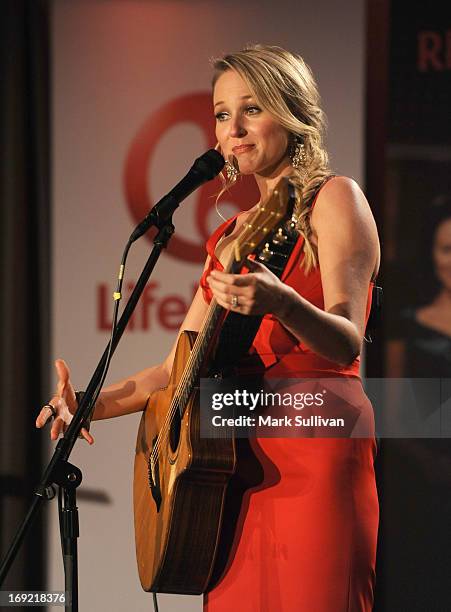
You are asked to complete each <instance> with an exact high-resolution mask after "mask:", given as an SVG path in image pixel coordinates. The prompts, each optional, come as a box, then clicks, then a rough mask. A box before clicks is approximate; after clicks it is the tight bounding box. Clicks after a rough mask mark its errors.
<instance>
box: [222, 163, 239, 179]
mask: <svg viewBox="0 0 451 612" xmlns="http://www.w3.org/2000/svg"><path fill="white" fill-rule="evenodd" d="M225 171H226V174H227V178H228V179H229V181H234V180H235V179H236V178H237V176H238V175H239V173H240V172H239V170H237V169H236V168H235V166H234V165H233V164H231V163H230V162H229V161H228V160H227V161H226V163H225Z"/></svg>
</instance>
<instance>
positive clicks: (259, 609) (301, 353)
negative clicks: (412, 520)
mask: <svg viewBox="0 0 451 612" xmlns="http://www.w3.org/2000/svg"><path fill="white" fill-rule="evenodd" d="M315 201H316V198H315ZM315 201H314V202H313V203H312V207H313V205H314V203H315ZM235 219H236V216H235V217H233V218H232V219H230V220H229V221H227V222H226V223H224V224H222V225H221V226H220V227H219V228H218V229H217V230H216V232H214V234H213V235H212V236H211V237H210V239H209V241H208V243H207V251H208V253H209V255H210V256H211V262H210V269H208V270H206V271H205V273H204V274H203V276H202V279H201V286H202V289H203V292H204V298H205V299H206V301H207V302H209V301H210V300H211V292H210V289H209V287H208V284H207V282H206V277H207V276H208V274H209V272H210V270H211V269H213V267H214V268H217V269H219V270H222V265H221V263H220V262H219V260H218V259H217V258H216V256H215V253H214V251H215V247H216V243H217V242H218V240H219V238H220V237H221V236H222V235H223V234H224V233H226V232H227V230H228V229H229V228H230V227H231V225H232V223H233V222H234V221H235ZM302 246H303V238H302V237H300V238H299V240H298V242H297V244H296V246H295V248H294V251H293V253H292V255H291V257H290V259H289V261H288V263H287V266H286V269H285V271H284V274H283V276H282V280H283V281H284V282H285V283H286V284H288V285H291V286H292V287H294V288H295V289H296V290H297V291H298V293H299V294H300V295H302V296H303V297H304V298H305V299H307V300H308V301H310V302H311V303H312V304H314V305H315V306H317V307H318V308H321V309H323V310H324V299H323V292H322V284H321V273H320V269H319V267H317V268H315V269H313V270H312V271H311V272H310V273H309V274H308V275H305V274H304V269H303V268H300V266H299V264H300V262H301V260H302V257H303V256H304V254H303V251H302ZM372 285H373V283H371V284H370V286H369V289H368V301H367V310H366V321H367V320H368V316H369V312H370V308H371V296H372ZM250 353H251V357H250V358H249V367H248V368H247V369H246V364H245V365H244V367H243V372H245V373H249V372H250V371H252V367H253V366H252V364H253V363H254V362H255V359H253V358H255V357H258V361H259V363H260V367H262V363H263V368H264V376H265V377H267V378H269V377H275V378H279V379H280V378H286V379H290V378H334V379H335V380H334V384H335V382H336V380H337V379H339V380H341V381H342V382H343V384H344V385H351V387H350V391H349V390H348V391H346V390H345V391H344V394H346V393H351V395H352V396H353V399H352V404H353V407H354V409H356V410H357V411H358V412H359V416H360V418H361V419H363V420H364V422H365V423H366V431H368V428H369V429H370V430H371V431H372V432H373V433H372V434H371V433H370V435H368V434H365V435H366V437H351V438H348V437H346V438H327V437H326V438H315V437H310V438H290V437H288V438H256V439H253V440H251V444H252V445H254V447H255V450H256V451H258V452H259V453H260V454H261V453H263V454H264V456H265V457H267V458H268V459H269V462H270V464H271V465H273V466H275V470H276V476H274V469H273V470H268V474H266V473H265V480H266V484H264V485H263V486H262V485H259V486H256V487H254V488H251V489H249V490H248V491H247V492H246V494H245V498H244V499H243V503H242V506H241V511H240V520H239V524H240V529H237V531H236V535H235V541H234V545H233V548H232V551H233V552H232V553H231V555H230V559H229V561H228V563H227V566H226V569H225V571H224V572H223V573H222V576H221V579H220V580H219V582H217V584H216V586H215V587H214V588H213V590H212V591H210V592H209V593H208V594H206V595H205V597H204V612H230V611H233V612H363V611H365V612H368V611H370V610H371V609H372V606H373V589H374V583H375V565H376V541H377V529H378V521H379V505H378V499H377V491H376V484H375V475H374V467H373V463H374V458H375V456H376V443H375V439H374V421H373V411H372V406H371V403H370V401H369V399H368V397H367V396H366V394H365V393H364V390H363V388H362V385H361V380H360V375H359V366H360V359H359V358H357V359H356V360H355V361H354V362H353V363H352V364H351V365H349V366H346V367H342V366H340V365H338V364H336V363H334V362H331V361H328V360H327V359H324V358H323V357H321V356H319V355H317V354H315V353H314V352H313V351H311V350H310V349H309V348H308V347H307V346H306V345H304V344H303V343H302V342H299V340H297V339H296V338H294V337H293V336H292V335H291V334H290V333H289V332H288V331H287V330H286V329H285V328H284V327H283V326H282V325H281V324H280V323H279V322H278V321H277V319H276V318H275V317H273V316H272V315H266V316H265V317H264V319H263V321H262V324H261V326H260V329H259V331H258V333H257V336H256V338H255V340H254V343H253V346H252V349H251V351H250ZM256 454H258V453H256Z"/></svg>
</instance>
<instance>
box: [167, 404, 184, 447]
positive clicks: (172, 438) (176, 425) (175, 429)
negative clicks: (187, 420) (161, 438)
mask: <svg viewBox="0 0 451 612" xmlns="http://www.w3.org/2000/svg"><path fill="white" fill-rule="evenodd" d="M181 424H182V422H181V419H180V413H179V411H178V410H176V412H175V415H174V418H173V419H172V424H171V430H170V432H169V445H170V447H171V451H172V452H173V453H175V451H176V450H177V447H178V445H179V442H180V428H181Z"/></svg>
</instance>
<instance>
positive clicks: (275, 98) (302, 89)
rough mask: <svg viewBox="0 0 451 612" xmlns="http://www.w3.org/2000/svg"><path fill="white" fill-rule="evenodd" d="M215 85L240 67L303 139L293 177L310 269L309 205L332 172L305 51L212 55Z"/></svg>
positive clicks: (264, 49)
mask: <svg viewBox="0 0 451 612" xmlns="http://www.w3.org/2000/svg"><path fill="white" fill-rule="evenodd" d="M212 64H213V70H214V74H213V80H212V86H213V88H214V86H215V84H216V81H217V80H218V78H219V77H220V76H221V74H223V73H224V72H226V71H227V70H235V71H236V72H237V73H238V74H239V75H240V76H241V78H242V79H243V80H244V81H245V83H246V84H247V86H248V87H249V90H250V91H251V93H252V94H253V95H254V96H255V97H256V99H257V100H258V101H259V103H260V104H261V105H262V107H263V108H264V109H265V110H267V111H268V112H269V113H270V114H271V115H272V116H273V117H274V118H275V119H276V120H277V121H278V122H279V123H280V125H282V126H283V127H284V128H286V129H287V130H288V131H289V132H290V134H291V135H292V138H291V140H294V138H295V137H298V139H300V140H301V142H303V143H304V147H305V157H306V160H305V163H304V164H303V165H302V166H301V167H300V168H293V171H292V174H291V175H290V181H291V182H292V184H293V185H294V187H295V190H296V207H295V216H296V218H297V230H298V231H299V233H300V234H301V235H302V236H303V237H304V247H303V248H304V253H305V256H304V259H303V262H302V263H303V265H304V266H305V271H306V273H308V272H309V271H310V270H311V268H312V267H316V266H317V264H318V261H317V256H316V253H315V250H314V248H313V245H312V243H311V240H310V236H311V227H310V219H309V213H310V203H311V200H312V198H313V197H314V195H315V193H316V191H317V189H318V187H319V186H320V185H321V183H322V182H323V181H324V180H325V179H326V177H327V176H329V175H330V167H329V159H328V155H327V151H326V150H325V148H324V144H323V137H324V132H325V127H326V117H325V114H324V112H323V111H322V109H321V108H320V96H319V93H318V88H317V85H316V82H315V79H314V77H313V75H312V72H311V70H310V68H309V66H308V65H307V64H306V63H305V62H304V60H303V59H302V57H301V56H300V55H296V54H294V53H290V52H289V51H286V50H285V49H282V48H281V47H276V46H269V45H260V44H259V45H252V46H247V47H245V48H244V49H243V50H242V51H239V52H237V53H230V54H227V55H224V56H223V57H221V58H217V59H213V60H212ZM222 179H223V183H224V186H223V189H222V190H221V192H220V194H219V195H218V198H219V197H220V196H221V195H222V194H223V193H224V192H225V191H226V190H227V189H229V187H231V186H232V185H233V183H234V182H235V181H236V178H235V179H232V180H227V179H226V178H225V177H224V175H222Z"/></svg>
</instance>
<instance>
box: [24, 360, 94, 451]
mask: <svg viewBox="0 0 451 612" xmlns="http://www.w3.org/2000/svg"><path fill="white" fill-rule="evenodd" d="M55 368H56V373H57V376H58V383H57V387H56V395H55V396H54V397H52V399H51V400H50V401H49V402H48V403H49V404H50V405H51V406H53V408H54V409H55V412H56V415H55V418H54V420H53V423H52V427H51V429H50V439H51V440H57V438H58V436H59V435H60V434H61V433H64V432H65V431H66V429H67V427H68V425H69V423H70V422H71V421H72V418H73V413H74V412H75V410H76V409H77V400H76V397H75V390H74V388H73V386H72V383H71V382H70V374H69V368H68V367H67V364H66V362H65V361H63V359H57V360H56V361H55ZM49 420H50V421H51V420H52V411H51V410H50V408H48V407H46V406H43V407H42V409H41V412H40V413H39V414H38V417H37V419H36V427H38V428H41V427H44V425H46V424H47V423H48V422H49ZM80 435H81V437H82V438H84V439H85V440H86V441H87V442H88V443H89V444H94V438H93V437H92V435H91V434H90V433H89V431H88V430H87V429H86V428H85V427H82V429H81V432H80Z"/></svg>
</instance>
